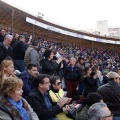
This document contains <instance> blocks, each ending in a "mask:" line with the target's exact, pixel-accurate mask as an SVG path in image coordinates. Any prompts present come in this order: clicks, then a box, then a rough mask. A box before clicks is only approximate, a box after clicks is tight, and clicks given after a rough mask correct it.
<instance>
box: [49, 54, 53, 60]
mask: <svg viewBox="0 0 120 120" xmlns="http://www.w3.org/2000/svg"><path fill="white" fill-rule="evenodd" d="M53 56H54V53H53V52H51V54H50V57H49V58H50V60H52V59H53Z"/></svg>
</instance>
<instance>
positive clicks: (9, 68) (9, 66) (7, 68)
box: [0, 60, 15, 84]
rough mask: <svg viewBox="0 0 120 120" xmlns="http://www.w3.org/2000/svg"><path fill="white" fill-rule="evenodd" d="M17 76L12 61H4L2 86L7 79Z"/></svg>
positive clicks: (0, 73) (1, 77)
mask: <svg viewBox="0 0 120 120" xmlns="http://www.w3.org/2000/svg"><path fill="white" fill-rule="evenodd" d="M11 76H15V75H14V65H13V62H12V61H11V60H3V61H2V62H1V67H0V84H2V82H3V80H4V79H5V78H8V77H11Z"/></svg>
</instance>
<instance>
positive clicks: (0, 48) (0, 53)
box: [0, 43, 12, 63]
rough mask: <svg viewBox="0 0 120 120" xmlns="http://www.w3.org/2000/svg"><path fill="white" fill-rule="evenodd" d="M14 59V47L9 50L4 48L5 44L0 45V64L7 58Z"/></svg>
mask: <svg viewBox="0 0 120 120" xmlns="http://www.w3.org/2000/svg"><path fill="white" fill-rule="evenodd" d="M6 57H11V58H12V47H11V46H9V47H8V49H6V47H5V46H4V44H3V43H0V63H1V62H2V61H3V60H4V59H5V58H6Z"/></svg>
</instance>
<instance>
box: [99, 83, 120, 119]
mask: <svg viewBox="0 0 120 120" xmlns="http://www.w3.org/2000/svg"><path fill="white" fill-rule="evenodd" d="M97 91H98V93H99V94H101V95H102V97H103V101H104V102H105V103H106V104H107V106H108V108H109V109H110V111H111V112H112V114H113V116H115V117H120V85H119V84H118V83H117V82H115V81H108V83H106V84H105V85H103V86H101V87H99V88H98V90H97Z"/></svg>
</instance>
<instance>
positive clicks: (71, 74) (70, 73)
mask: <svg viewBox="0 0 120 120" xmlns="http://www.w3.org/2000/svg"><path fill="white" fill-rule="evenodd" d="M64 77H65V81H66V88H67V92H68V93H67V96H68V97H70V98H72V100H75V94H76V89H77V86H78V82H79V81H80V79H81V72H80V68H79V67H77V66H76V58H75V57H71V59H70V65H68V66H67V67H66V69H65V72H64Z"/></svg>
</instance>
